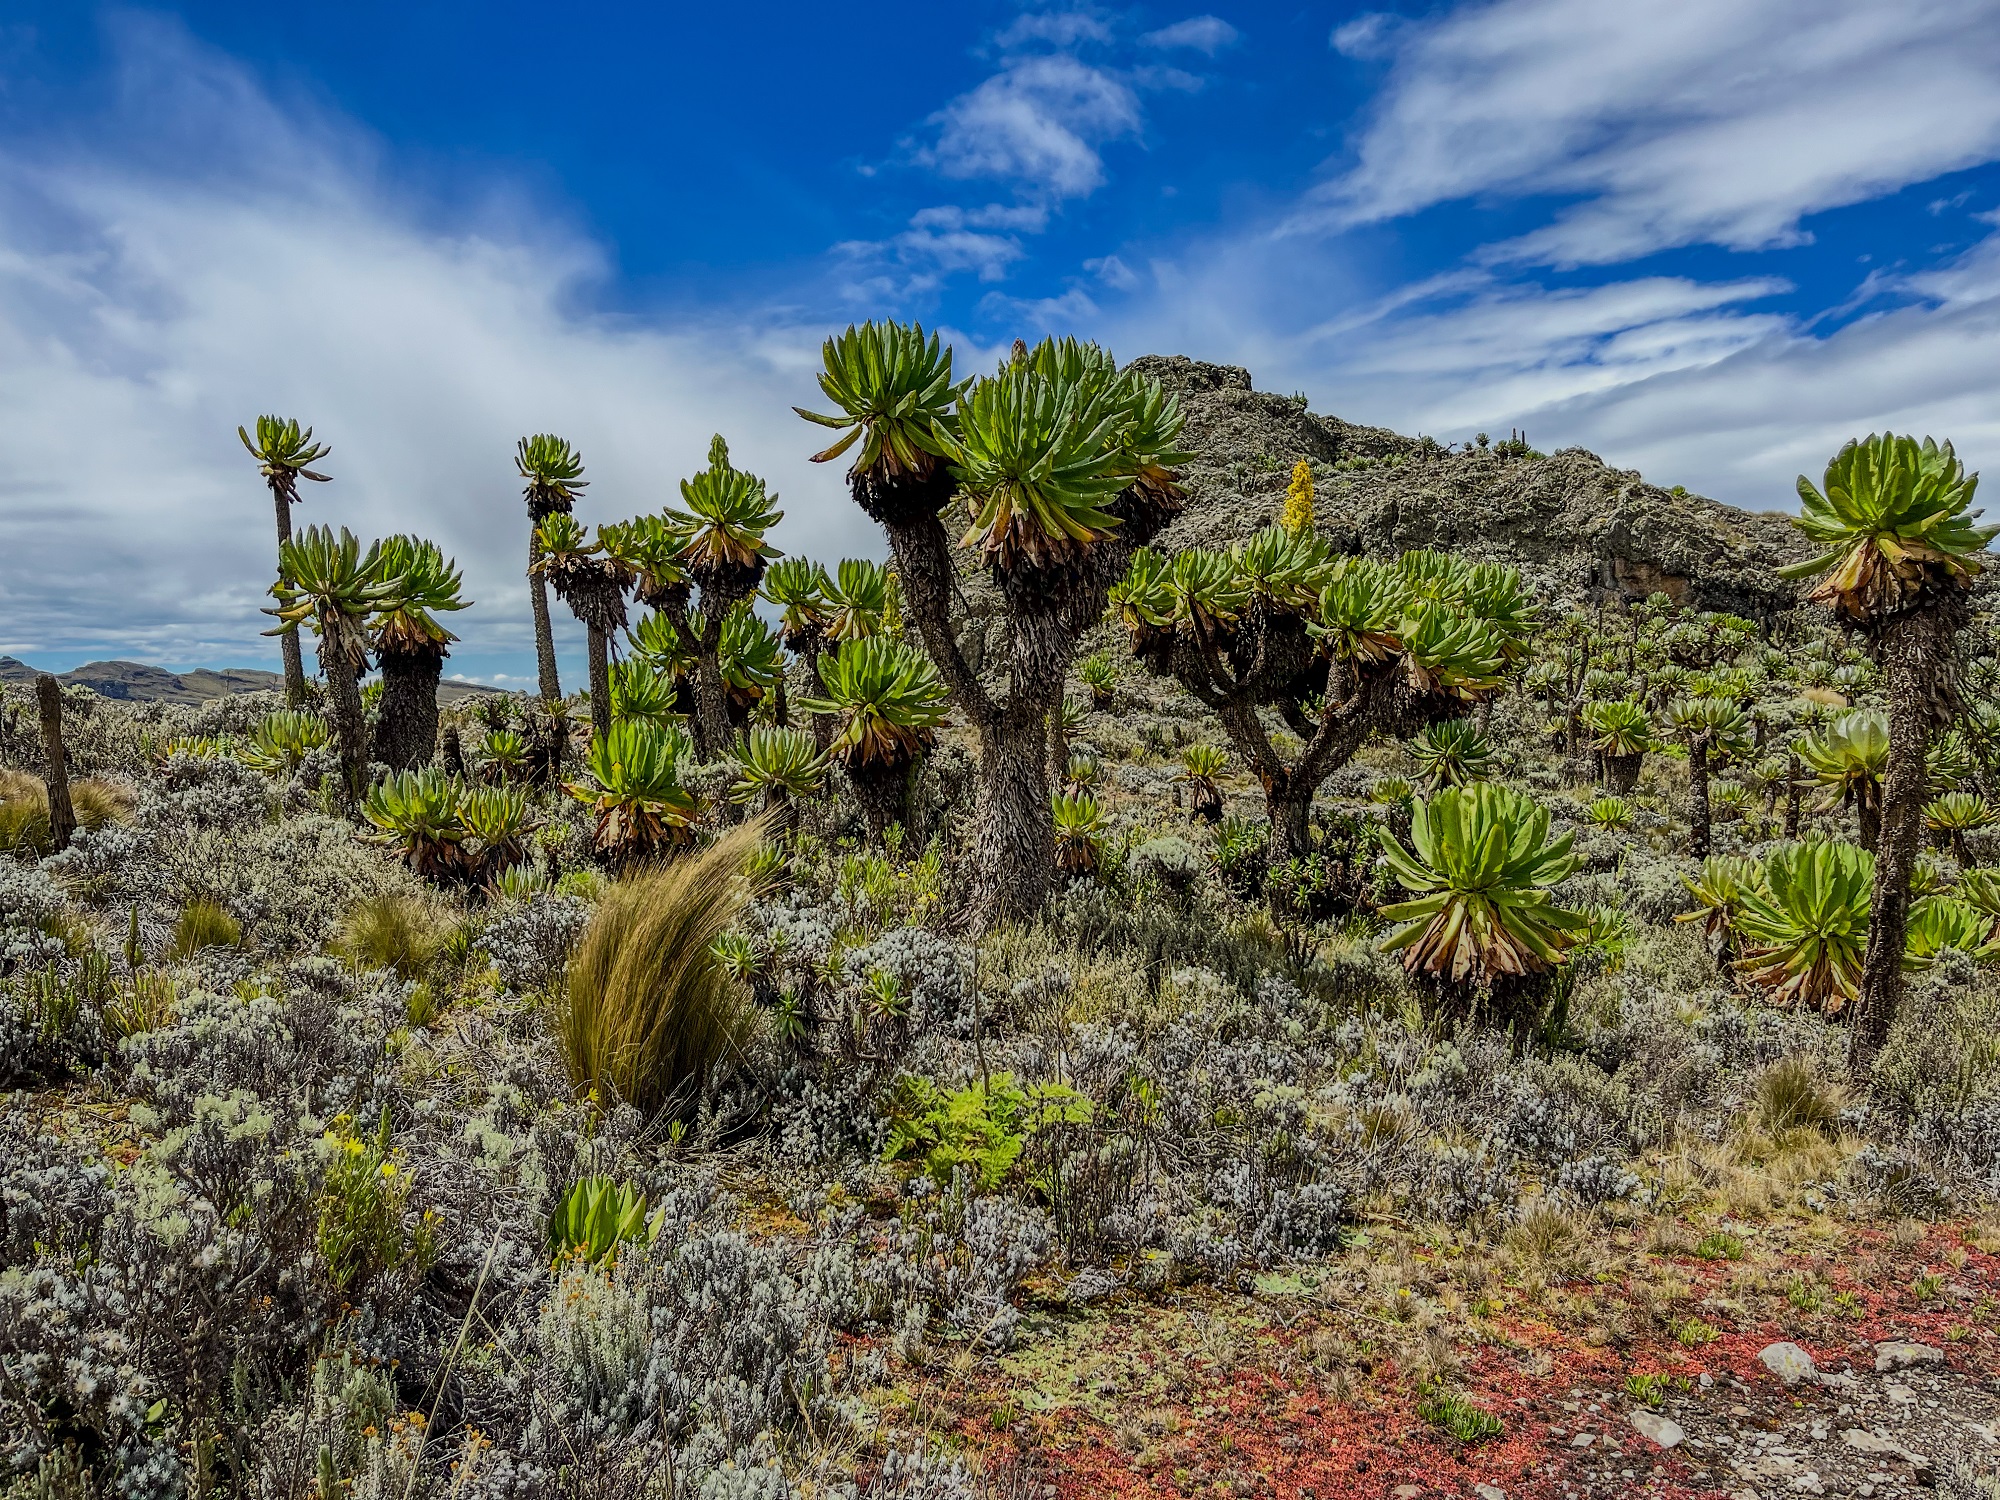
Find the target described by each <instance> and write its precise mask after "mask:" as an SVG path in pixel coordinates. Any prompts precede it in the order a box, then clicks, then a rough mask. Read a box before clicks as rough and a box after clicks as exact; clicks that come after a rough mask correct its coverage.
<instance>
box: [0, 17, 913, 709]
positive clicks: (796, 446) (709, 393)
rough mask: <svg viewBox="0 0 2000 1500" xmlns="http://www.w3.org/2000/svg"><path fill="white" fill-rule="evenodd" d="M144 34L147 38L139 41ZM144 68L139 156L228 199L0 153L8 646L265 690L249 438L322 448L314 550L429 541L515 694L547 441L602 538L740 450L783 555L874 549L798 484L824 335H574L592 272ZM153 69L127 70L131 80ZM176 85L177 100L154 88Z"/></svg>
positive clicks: (600, 327)
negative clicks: (530, 514) (350, 536)
mask: <svg viewBox="0 0 2000 1500" xmlns="http://www.w3.org/2000/svg"><path fill="white" fill-rule="evenodd" d="M135 24H136V23H135ZM125 40H126V44H127V47H128V49H132V50H134V52H135V55H137V56H140V57H143V58H144V59H145V63H144V66H145V67H148V68H151V69H154V70H156V71H155V72H153V73H150V74H148V73H143V72H141V73H138V74H132V75H128V76H127V77H126V78H125V79H124V80H123V84H124V87H123V93H124V96H125V97H126V98H127V99H128V100H129V101H130V103H129V105H128V107H129V108H131V109H133V110H134V111H136V113H135V115H134V117H133V118H132V119H130V120H125V121H121V122H119V132H120V135H121V136H125V135H127V134H134V135H136V136H137V137H138V138H144V134H145V132H147V131H148V130H149V129H151V130H153V131H155V132H158V131H169V130H178V131H182V132H185V133H186V134H188V135H189V136H190V137H191V138H199V139H202V140H203V141H205V142H207V143H208V145H209V146H210V148H211V149H210V154H209V156H208V157H207V158H206V159H207V160H208V161H210V162H212V163H214V164H215V165H214V175H213V177H209V178H200V179H196V178H190V177H187V176H184V175H161V174H154V173H149V172H146V171H143V170H134V169H131V168H129V167H120V166H118V165H114V164H112V163H111V162H108V161H106V160H103V159H101V158H98V157H94V156H92V155H90V154H88V153H80V154H77V155H73V156H71V157H69V158H68V159H66V160H62V161H59V162H57V161H51V160H49V159H48V158H47V156H46V154H44V155H42V156H40V157H38V158H37V160H36V161H35V162H33V163H32V164H30V163H29V162H27V161H25V160H23V159H21V157H20V156H19V155H18V154H14V153H11V152H10V151H9V150H8V149H7V148H6V147H5V146H4V144H0V210H4V211H0V445H4V448H5V451H6V452H7V453H8V465H7V473H6V474H5V476H4V477H0V556H4V557H5V558H6V560H7V561H6V565H5V566H4V567H0V617H4V618H5V619H6V620H7V621H8V623H9V634H10V635H12V636H14V637H15V638H16V639H24V640H29V641H34V642H36V643H38V645H39V647H40V648H41V649H45V650H54V649H58V648H67V649H76V650H87V651H90V652H93V653H101V654H107V655H109V654H123V655H143V656H149V657H152V658H154V659H158V660H165V661H170V662H174V663H177V664H186V663H190V662H197V661H209V662H250V661H255V660H260V659H261V660H265V661H269V660H273V659H275V655H276V652H275V648H274V645H273V643H271V642H268V641H261V640H259V639H258V635H257V632H258V631H259V630H260V629H261V628H262V627H263V626H265V625H267V624H268V623H269V621H268V620H266V619H265V618H263V617H262V616H261V615H260V614H259V613H258V610H259V606H260V605H261V604H263V603H265V602H267V601H266V600H265V598H264V596H263V590H264V586H265V584H266V583H267V582H268V579H269V577H270V573H271V568H272V550H273V541H272V535H271V529H272V520H271V511H270V502H269V501H268V499H267V498H266V497H265V495H264V492H263V489H262V486H261V484H260V482H259V480H258V478H257V475H256V471H255V467H254V465H253V464H252V462H251V461H250V459H249V458H248V456H247V455H246V454H245V453H244V452H243V451H242V449H241V447H240V445H239V444H238V442H237V438H236V427H237V424H239V423H244V422H248V421H250V420H251V419H252V418H254V416H255V415H256V414H257V413H258V412H263V411H274V410H275V411H278V412H280V413H286V414H297V415H298V416H299V417H301V418H302V419H304V420H307V421H309V422H311V423H312V424H313V425H314V426H315V427H316V429H317V430H318V433H319V435H320V436H321V437H322V438H324V439H325V440H327V441H329V442H330V443H331V444H332V448H333V452H332V456H331V457H330V458H329V459H328V460H327V464H326V467H327V469H328V471H329V472H331V473H332V474H333V475H334V476H335V479H334V482H333V483H332V484H328V485H314V486H310V487H308V488H309V493H308V494H307V496H306V499H305V503H304V504H303V505H302V506H301V507H300V508H299V510H298V512H297V518H298V520H299V522H300V523H301V524H305V523H311V522H315V521H324V522H329V523H333V524H345V525H348V526H350V527H352V528H353V529H354V530H355V531H356V532H358V533H361V534H363V535H382V534H386V533H388V532H390V531H396V530H415V531H418V532H420V533H423V534H425V535H428V536H431V537H433V538H435V539H436V540H437V541H438V542H439V543H440V545H442V546H443V547H444V548H445V549H446V550H447V551H449V552H451V553H453V554H455V555H456V556H457V558H458V560H459V561H460V563H461V564H462V565H463V566H464V569H465V575H466V584H467V592H468V593H469V594H470V595H471V596H472V597H473V598H474V599H475V600H476V601H477V603H476V605H475V607H474V608H472V609H470V610H467V611H466V612H464V613H463V614H461V615H459V616H457V617H456V618H455V620H454V622H453V623H454V626H455V627H456V628H457V629H458V631H459V632H460V634H462V635H463V636H465V637H466V642H465V644H464V645H463V646H461V647H460V648H458V649H457V651H456V652H455V655H454V660H453V663H452V670H454V671H471V672H474V673H475V674H478V675H485V674H488V673H491V672H494V671H500V670H505V669H507V668H508V667H510V666H511V667H513V669H514V670H516V671H521V670H524V663H525V662H526V661H527V660H528V659H529V658H528V655H527V652H526V642H527V639H528V613H527V607H526V597H525V587H524V584H523V582H522V578H521V571H522V555H521V554H522V553H523V552H524V550H525V521H524V514H523V512H522V510H521V502H520V497H519V480H518V479H517V478H516V477H515V475H514V473H513V465H512V460H511V455H512V451H513V445H514V440H515V438H516V437H518V436H519V435H521V434H523V433H528V432H539V431H557V432H561V433H564V434H565V435H567V436H568V437H570V438H571V439H572V440H573V441H575V442H576V443H577V445H578V447H579V448H580V449H581V450H582V452H583V454H584V457H585V459H586V461H587V463H588V465H589V474H590V477H591V479H592V481H593V483H592V486H591V488H590V489H589V490H588V491H587V492H586V496H585V499H584V501H583V503H582V505H581V507H580V514H581V515H582V516H583V517H584V518H585V519H586V520H588V521H595V520H598V519H609V518H612V517H616V516H622V515H630V514H633V513H635V512H638V511H643V510H648V509H653V508H656V507H658V506H659V505H661V504H663V503H665V502H667V501H668V500H669V499H670V498H672V497H673V495H674V482H675V480H676V479H677V478H678V477H679V476H680V475H682V474H685V473H687V472H689V471H691V470H692V469H693V468H695V467H698V466H699V465H700V463H701V462H702V460H703V456H704V454H705V451H706V445H707V441H708V436H709V434H710V433H711V432H712V431H715V430H721V431H723V432H724V433H726V434H727V435H728V436H729V437H730V439H731V445H732V451H733V452H734V454H735V455H736V457H737V459H738V461H739V462H742V463H743V464H745V465H746V466H748V467H755V468H757V469H758V470H760V471H761V472H764V473H766V474H767V475H768V476H770V477H771V479H772V481H773V486H774V488H776V489H777V490H778V491H779V492H780V493H781V494H782V496H783V500H782V504H783V506H784V508H785V510H786V512H787V518H786V520H785V522H784V523H783V525H782V527H781V530H780V533H779V535H778V538H777V540H778V541H779V544H780V545H781V546H785V547H787V548H795V547H798V548H804V549H807V550H811V551H814V552H817V553H820V554H822V555H824V554H826V553H829V552H838V551H839V550H842V549H846V550H850V551H854V550H863V549H866V550H870V551H879V550H880V544H879V540H877V539H876V538H875V537H874V536H873V529H872V528H871V527H869V526H868V525H867V524H866V522H865V520H863V519H862V518H861V517H860V516H859V513H858V512H856V511H855V510H854V509H853V507H852V505H851V503H850V502H848V501H847V499H846V498H845V494H844V489H843V486H842V485H841V484H840V482H839V476H838V475H837V474H836V473H834V472H831V470H830V468H826V469H820V468H814V467H812V466H811V465H809V464H807V463H806V462H805V461H804V456H805V455H806V454H807V453H809V452H810V451H811V450H812V448H813V446H814V441H813V438H812V431H813V430H812V429H809V428H807V427H806V426H805V425H804V424H803V423H800V422H799V421H798V419H797V418H796V417H794V416H793V415H792V414H791V412H790V411H789V407H790V405H791V404H792V403H793V402H795V401H796V402H800V403H803V404H811V402H812V400H813V399H814V398H815V397H816V395H817V393H816V391H815V389H814V387H813V383H812V371H813V369H814V367H815V366H816V365H817V345H818V340H819V338H820V336H821V334H822V332H823V330H822V329H821V328H819V327H818V326H817V325H815V326H814V327H813V329H812V330H811V331H810V332H809V333H806V332H800V331H797V330H795V329H793V328H790V327H786V326H771V325H764V324H756V323H744V324H741V325H732V324H730V323H728V322H727V321H725V320H724V319H722V318H718V319H716V320H715V321H712V322H706V323H702V322H693V321H685V322H680V323H677V324H676V323H665V324H645V323H640V322H636V321H633V320H630V319H624V318H613V317H598V316H592V315H588V314H583V313H578V312H577V311H575V308H576V307H577V305H578V304H579V303H580V302H581V301H583V300H584V299H585V297H586V296H587V294H588V292H589V290H590V288H591V284H592V283H593V281H594V280H595V279H596V278H597V277H599V276H600V275H601V274H602V273H603V267H602V264H601V262H600V259H599V256H598V254H597V252H596V251H595V250H594V249H593V248H592V247H590V246H588V245H586V244H583V243H581V242H578V241H574V240H566V239H562V238H542V239H533V238H529V237H527V236H525V235H522V234H518V233H514V232H511V231H509V230H507V229H505V228H504V227H501V226H496V225H487V226H485V227H480V226H461V227H459V228H456V229H449V230H443V231H440V230H438V229H436V228H434V227H432V226H429V225H426V224H422V223H419V222H417V221H416V219H415V218H414V216H412V215H410V214H406V213H404V212H402V211H400V210H399V209H398V208H396V207H393V206H391V205H390V204H389V203H388V202H386V201H385V199H384V198H383V196H382V195H380V194H379V193H378V192H377V190H376V189H375V188H374V186H373V185H372V184H371V183H370V181H369V180H368V178H367V176H366V174H365V171H363V170H362V169H361V168H360V167H358V166H357V163H358V162H363V161H365V159H366V154H367V153H366V143H365V142H362V141H359V140H358V139H356V138H354V137H353V136H351V135H346V134H341V133H340V132H339V131H337V130H334V131H331V133H329V128H328V127H323V126H314V127H307V128H300V127H297V126H296V125H294V124H293V123H291V122H288V121H286V120H284V119H282V118H280V117H279V116H278V115H277V114H276V112H275V111H273V110H271V109H270V108H269V106H268V104H267V103H265V102H264V101H262V100H261V99H260V98H258V97H256V96H255V95H254V91H252V90H251V89H250V88H249V86H248V84H247V83H246V82H245V80H244V79H243V77H242V76H241V75H240V74H239V73H238V72H237V71H235V70H234V69H233V68H231V67H229V66H227V65H226V64H223V63H221V62H218V61H217V60H216V59H215V58H214V57H213V55H211V54H208V53H206V52H203V51H201V50H199V49H197V48H195V47H193V46H192V45H191V44H188V43H187V42H185V40H184V39H182V38H181V37H180V36H179V34H178V33H176V32H173V31H171V30H168V29H166V28H163V27H159V26H152V25H144V26H139V27H138V28H137V30H136V31H133V32H130V33H128V34H127V36H126V39H125ZM137 66H139V64H136V63H135V67H137ZM162 76H165V77H167V78H171V79H172V80H173V82H172V84H171V85H170V87H169V91H168V92H166V93H164V94H162V93H160V92H157V90H158V88H159V87H161V85H160V83H159V79H160V78H161V77H162Z"/></svg>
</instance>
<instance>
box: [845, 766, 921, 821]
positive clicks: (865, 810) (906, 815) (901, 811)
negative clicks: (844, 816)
mask: <svg viewBox="0 0 2000 1500" xmlns="http://www.w3.org/2000/svg"><path fill="white" fill-rule="evenodd" d="M847 777H848V780H849V781H850V782H852V783H853V786H854V797H855V800H856V801H857V802H859V803H860V804H861V812H862V815H863V816H864V817H866V818H867V819H868V832H869V834H870V835H871V836H872V837H874V838H875V839H876V840H877V841H879V840H880V839H881V838H882V836H883V834H885V833H887V832H888V830H889V825H890V824H892V823H901V824H904V825H905V826H907V825H908V823H909V819H910V768H909V766H907V765H903V766H885V765H882V764H881V763H880V762H870V763H869V764H867V765H862V766H849V767H848V768H847Z"/></svg>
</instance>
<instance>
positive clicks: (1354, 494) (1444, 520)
mask: <svg viewBox="0 0 2000 1500" xmlns="http://www.w3.org/2000/svg"><path fill="white" fill-rule="evenodd" d="M1134 364H1135V365H1136V366H1138V367H1139V368H1141V369H1143V370H1145V371H1147V372H1148V373H1149V374H1151V375H1154V376H1155V377H1157V378H1158V379H1159V380H1160V382H1161V383H1162V384H1163V385H1165V386H1166V387H1167V388H1168V389H1169V390H1172V391H1175V392H1177V393H1178V394H1179V395H1180V398H1181V408H1182V410H1183V411H1184V412H1185V413H1186V416H1187V429H1186V433H1185V435H1184V438H1183V446H1184V447H1185V448H1187V449H1188V451H1190V452H1191V453H1193V454H1194V455H1195V457H1194V460H1193V462H1191V463H1189V464H1188V465H1186V467H1185V470H1184V473H1185V478H1186V485H1187V489H1188V503H1187V507H1186V509H1185V510H1184V511H1183V512H1182V513H1181V515H1180V517H1179V518H1178V519H1177V520H1176V521H1175V522H1174V524H1173V525H1172V526H1171V527H1169V528H1168V530H1167V531H1166V533H1165V534H1164V535H1163V536H1162V537H1161V538H1160V540H1159V543H1158V545H1159V546H1160V547H1161V548H1162V549H1167V550H1171V549H1174V548H1178V547H1187V546H1194V545H1206V546H1216V545H1221V544H1224V543H1228V542H1232V541H1236V540H1238V539H1240V538H1242V537H1245V536H1248V535H1249V534H1250V533H1251V532H1253V531H1255V530H1256V529H1257V528H1258V527H1260V526H1266V525H1269V524H1270V523H1271V522H1272V521H1274V520H1275V519H1276V518H1277V515H1278V511H1279V507H1280V505H1281V503H1282V500H1283V496H1284V492H1285V487H1286V485H1287V484H1288V483H1289V482H1290V479H1291V471H1292V466H1293V464H1294V463H1295V462H1297V460H1299V459H1301V458H1303V459H1306V460H1308V461H1309V462H1310V463H1311V464H1312V465H1313V468H1314V472H1315V482H1316V486H1317V489H1318V497H1317V504H1316V509H1317V516H1318V522H1319V526H1320V528H1321V529H1322V530H1323V531H1326V532H1328V533H1330V534H1332V535H1334V536H1335V537H1336V538H1338V539H1340V540H1341V541H1343V542H1344V543H1345V544H1346V545H1348V546H1350V547H1353V548H1355V549H1357V550H1364V551H1367V552H1371V553H1390V554H1393V553H1397V552H1402V551H1406V550H1408V549H1410V548H1414V547H1439V548H1445V549H1449V550H1451V551H1454V552H1459V553H1463V554H1466V555H1468V556H1473V557H1482V558H1491V559H1492V560H1494V561H1499V562H1508V563H1513V564H1516V565H1518V566H1521V567H1523V568H1526V569H1529V570H1531V571H1533V572H1535V573H1538V574H1541V575H1542V576H1543V579H1544V581H1546V582H1547V583H1549V584H1551V585H1553V586H1554V587H1556V588H1557V589H1559V590H1560V591H1561V592H1563V593H1567V594H1572V595H1575V596H1579V597H1582V598H1623V599H1642V598H1644V597H1646V596H1647V595H1648V594H1651V593H1654V592H1663V593H1666V594H1668V595H1670V596H1671V597H1673V598H1674V599H1676V600H1678V601H1680V602H1683V603H1688V604H1692V605H1695V606H1698V607H1699V608H1702V609H1713V610H1726V611H1728V612H1730V613H1732V614H1739V615H1744V616H1746V617H1749V618H1751V619H1757V620H1768V619H1769V618H1770V617H1771V616H1773V615H1774V614H1776V613H1778V612H1779V611H1781V610H1784V609H1788V608H1790V607H1792V606H1793V605H1794V604H1795V603H1796V602H1797V599H1798V593H1797V586H1796V585H1794V584H1791V583H1787V582H1786V581H1785V580H1783V579H1781V578H1779V577H1778V576H1777V571H1776V570H1777V568H1778V567H1779V566H1780V565H1782V564H1783V563H1785V562H1789V561H1791V560H1793V559H1794V558H1797V557H1800V556H1803V555H1804V554H1805V550H1806V545H1807V544H1806V543H1805V540H1804V538H1803V537H1802V536H1800V534H1799V533H1798V531H1797V530H1796V529H1795V528H1794V527H1793V526H1792V525H1791V524H1790V522H1789V520H1788V518H1787V517H1786V516H1784V515H1781V514H1775V513H1752V512H1749V511H1742V510H1737V509H1735V508H1734V507H1732V506H1727V505H1723V504H1720V503H1718V502H1717V501H1714V500H1709V499H1705V498H1703V497H1702V496H1699V495H1692V494H1688V493H1686V492H1685V491H1676V490H1668V489H1662V488H1661V487H1660V486H1658V485H1656V484H1649V483H1648V482H1647V481H1646V480H1645V479H1644V478H1642V477H1641V476H1640V475H1639V474H1638V473H1637V472H1636V471H1633V470H1629V469H1614V468H1611V467H1610V466H1609V465H1607V464H1606V463H1604V461H1603V460H1602V459H1600V458H1598V457H1597V455H1595V454H1594V453H1588V452H1586V451H1584V450H1583V449H1581V448H1568V449H1564V450H1563V451H1562V452H1560V453H1552V454H1547V455H1541V454H1517V453H1515V452H1512V451H1503V450H1502V449H1495V448H1488V449H1485V450H1474V451H1472V452H1467V451H1464V450H1463V449H1458V450H1454V449H1450V448H1446V447H1444V446H1443V445H1441V444H1439V443H1437V442H1435V441H1433V440H1431V439H1429V438H1413V437H1405V436H1403V435H1402V434H1400V433H1396V432H1391V431H1389V430H1388V429H1387V428H1383V427H1363V426H1359V425H1357V424H1355V423H1352V422H1344V421H1342V420H1340V419H1339V418H1338V417H1330V416H1316V415H1314V414H1313V413H1312V412H1311V411H1309V410H1308V409H1307V405H1306V402H1305V401H1304V399H1302V398H1300V397H1297V396H1280V395H1276V394H1274V393H1272V392H1268V391H1259V390H1256V389H1254V388H1253V387H1252V385H1251V380H1250V373H1249V372H1248V371H1247V370H1244V369H1241V368H1239V367H1237V366H1234V365H1211V364H1203V363H1201V362H1199V361H1197V360H1192V359H1188V358H1187V357H1186V356H1184V355H1165V356H1163V355H1147V356H1144V357H1143V358H1140V359H1138V360H1135V361H1134Z"/></svg>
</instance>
